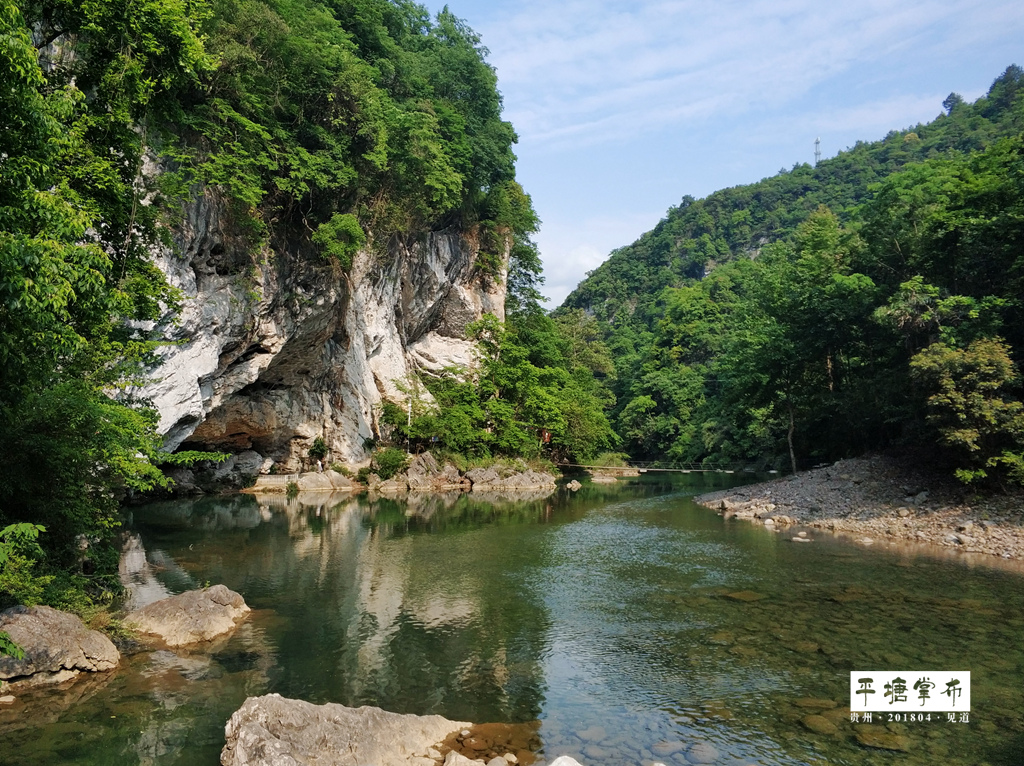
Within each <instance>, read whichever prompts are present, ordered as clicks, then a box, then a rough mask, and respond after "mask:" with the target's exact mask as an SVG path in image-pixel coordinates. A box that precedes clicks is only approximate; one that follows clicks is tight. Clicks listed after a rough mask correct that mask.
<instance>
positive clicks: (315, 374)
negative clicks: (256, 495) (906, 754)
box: [139, 192, 507, 484]
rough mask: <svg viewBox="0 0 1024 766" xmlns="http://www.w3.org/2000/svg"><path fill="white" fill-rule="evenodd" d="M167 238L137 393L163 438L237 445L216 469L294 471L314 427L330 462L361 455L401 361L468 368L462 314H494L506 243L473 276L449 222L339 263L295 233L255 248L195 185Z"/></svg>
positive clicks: (227, 447)
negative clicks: (154, 331)
mask: <svg viewBox="0 0 1024 766" xmlns="http://www.w3.org/2000/svg"><path fill="white" fill-rule="evenodd" d="M174 236H175V245H176V247H175V248H173V249H170V248H169V249H167V250H166V251H164V252H162V253H159V254H158V258H157V262H158V264H159V265H160V267H161V268H162V269H163V271H164V272H165V273H166V274H167V276H168V278H169V281H170V282H171V283H172V284H173V285H174V286H175V287H177V288H179V289H180V290H181V291H182V294H183V296H184V301H183V310H182V312H181V314H180V316H179V317H178V321H177V324H175V325H173V326H171V327H170V335H171V337H172V339H173V340H174V341H176V343H174V344H173V345H168V346H165V347H163V349H162V350H161V352H160V355H161V356H160V364H159V366H158V367H156V368H155V369H154V370H152V373H151V382H150V383H149V384H148V385H147V386H146V387H145V388H144V389H143V390H142V391H140V392H139V393H140V394H141V395H142V396H144V397H146V398H148V399H150V400H151V401H152V403H153V405H154V406H155V407H156V409H157V410H158V411H159V412H160V426H159V428H160V432H161V433H162V434H163V435H164V437H165V443H166V446H167V447H168V448H170V449H174V448H177V447H179V446H182V445H184V446H185V447H189V448H199V449H214V450H221V451H225V452H230V453H232V454H243V455H245V456H246V457H245V460H244V461H242V462H243V465H241V466H239V465H238V464H237V462H236V463H235V464H232V465H231V466H228V467H227V468H225V469H224V470H225V473H233V474H237V475H238V476H241V473H242V472H243V471H249V472H250V473H251V474H252V475H255V474H256V473H258V472H262V471H264V470H266V468H267V465H268V464H267V462H266V461H268V460H272V461H273V462H274V463H276V464H277V465H278V466H279V467H280V468H281V469H282V470H283V471H286V472H291V471H297V470H300V469H301V468H302V467H303V462H304V460H305V459H306V456H307V452H308V450H309V448H310V447H311V446H312V443H313V441H314V440H315V439H316V438H317V437H320V438H322V439H324V441H325V443H326V444H327V446H328V447H329V448H330V450H331V459H333V460H341V461H343V462H360V461H363V460H364V459H365V458H366V455H367V453H366V449H365V447H364V442H365V441H366V440H367V439H371V438H374V437H377V436H379V433H378V431H377V418H378V416H379V414H380V404H381V401H382V398H383V397H389V398H391V399H394V400H396V401H403V400H404V399H405V398H406V395H405V394H404V393H402V391H401V390H400V388H401V387H402V385H403V383H404V382H405V381H407V380H408V378H409V375H410V373H411V372H413V371H414V370H417V369H426V370H432V371H437V370H440V369H442V368H445V367H449V366H452V365H456V366H463V367H465V366H471V365H472V364H474V361H475V360H474V356H473V345H472V344H471V343H470V342H468V341H466V340H465V327H466V324H468V323H469V322H472V321H475V320H478V319H480V317H481V316H482V315H483V314H484V313H490V314H494V315H495V316H497V317H498V318H499V319H502V318H504V301H505V283H506V276H507V273H506V272H507V268H506V266H505V265H504V263H507V254H506V258H505V259H504V261H503V265H501V266H500V268H499V270H498V271H499V273H498V274H496V275H493V276H487V275H484V274H482V273H481V272H480V270H479V269H478V268H477V267H476V257H477V245H476V244H475V243H474V241H473V240H472V239H471V238H468V237H466V236H464V235H463V234H461V233H460V232H457V231H454V230H449V231H441V232H426V233H423V234H422V235H420V236H416V237H414V238H410V240H409V241H408V242H400V241H396V242H393V243H391V244H390V245H389V247H388V249H387V252H385V253H381V252H375V251H373V250H371V249H367V250H365V251H363V252H360V253H358V254H357V255H356V257H355V259H354V262H353V264H352V266H351V268H350V269H349V270H348V271H347V272H346V271H344V270H343V269H341V268H339V267H338V266H337V265H336V264H333V263H332V262H330V261H328V260H325V259H324V258H323V257H322V256H321V255H320V254H319V253H317V252H314V251H312V250H311V249H310V248H309V247H308V245H305V244H301V243H300V241H299V240H300V239H301V238H296V241H294V242H293V241H291V240H290V239H289V238H288V237H284V238H283V239H279V240H275V241H274V242H273V243H271V245H270V246H269V247H268V248H267V249H266V250H264V251H262V252H254V251H253V249H252V244H251V242H250V241H249V240H248V239H247V238H245V237H243V236H241V235H239V234H238V233H237V232H236V230H235V227H234V225H233V223H232V221H231V216H230V214H229V212H228V210H227V208H226V206H225V205H224V204H223V202H222V201H220V200H219V199H218V198H217V197H216V196H215V195H213V194H212V193H210V192H207V193H206V194H204V195H203V196H201V197H200V198H199V199H197V200H195V201H193V202H192V203H190V204H189V205H188V206H187V208H186V210H185V219H184V221H183V223H182V224H181V225H179V226H178V228H177V230H176V231H175V232H174ZM378 250H379V248H378ZM306 467H308V465H307V466H306ZM183 478H186V479H187V478H188V477H183ZM228 478H230V477H228ZM184 483H185V482H183V484H184Z"/></svg>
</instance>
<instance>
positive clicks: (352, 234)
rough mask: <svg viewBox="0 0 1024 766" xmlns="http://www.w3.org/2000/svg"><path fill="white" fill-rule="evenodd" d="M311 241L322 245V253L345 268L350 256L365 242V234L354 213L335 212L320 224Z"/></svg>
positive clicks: (349, 264)
mask: <svg viewBox="0 0 1024 766" xmlns="http://www.w3.org/2000/svg"><path fill="white" fill-rule="evenodd" d="M313 241H314V242H316V243H317V244H318V245H320V246H322V247H323V249H324V255H326V256H328V257H331V258H334V259H336V260H337V261H338V263H340V264H341V266H342V268H345V269H347V268H348V267H349V266H351V265H352V257H353V256H354V255H355V254H356V253H357V252H359V250H360V249H361V248H362V247H363V246H364V245H365V244H366V234H364V233H363V228H362V227H361V226H360V225H359V219H357V218H356V217H355V216H354V215H352V214H350V213H346V214H344V215H343V214H341V213H335V214H334V215H333V216H331V220H329V221H327V222H326V223H322V224H320V227H319V228H318V229H317V230H316V233H315V234H314V235H313Z"/></svg>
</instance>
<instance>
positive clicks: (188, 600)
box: [125, 585, 250, 646]
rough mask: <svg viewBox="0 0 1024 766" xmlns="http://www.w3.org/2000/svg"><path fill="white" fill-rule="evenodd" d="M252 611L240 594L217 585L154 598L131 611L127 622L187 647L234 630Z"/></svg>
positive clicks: (170, 643) (160, 637) (172, 643)
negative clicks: (152, 600)
mask: <svg viewBox="0 0 1024 766" xmlns="http://www.w3.org/2000/svg"><path fill="white" fill-rule="evenodd" d="M249 611H250V610H249V607H248V606H246V603H245V600H244V599H243V598H242V597H241V596H240V595H239V594H238V593H235V592H234V591H233V590H230V589H228V588H227V587H225V586H224V585H214V586H212V587H209V588H204V589H203V590H190V591H188V592H186V593H181V594H179V595H177V596H171V597H170V598H165V599H161V600H160V601H154V602H153V603H151V604H148V605H146V606H144V607H142V608H141V609H136V610H135V611H134V612H130V613H129V614H128V615H127V616H126V617H125V623H126V624H128V625H130V626H132V627H134V628H135V629H136V630H138V631H139V632H140V633H145V634H148V635H152V636H156V637H158V638H159V639H160V640H161V641H163V642H164V643H165V644H167V645H168V646H186V645H188V644H195V643H199V642H200V641H209V640H211V639H214V638H217V637H218V636H222V635H224V634H226V633H230V632H231V631H233V630H234V629H235V627H236V626H237V625H238V623H240V622H241V621H242V620H244V619H245V616H246V615H247V614H248V613H249Z"/></svg>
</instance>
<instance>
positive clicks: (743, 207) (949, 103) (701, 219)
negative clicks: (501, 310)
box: [562, 66, 1024, 326]
mask: <svg viewBox="0 0 1024 766" xmlns="http://www.w3.org/2000/svg"><path fill="white" fill-rule="evenodd" d="M1022 87H1024V85H1022V76H1021V70H1020V69H1019V68H1018V67H1016V66H1011V67H1009V68H1008V69H1007V70H1006V72H1004V73H1003V75H1002V76H1000V77H999V78H998V79H997V80H996V81H995V82H994V83H993V85H992V87H991V89H990V90H989V92H988V94H987V95H986V96H985V97H983V98H980V99H978V101H976V102H975V103H973V104H970V103H965V102H963V100H962V99H961V98H960V97H959V96H958V95H957V94H955V93H954V94H950V96H949V98H947V99H946V101H945V102H944V107H945V108H946V109H947V111H948V113H945V114H942V115H940V116H939V117H938V118H936V119H935V120H934V121H933V122H930V123H928V124H927V125H917V126H916V127H914V128H912V129H910V130H907V131H903V132H897V131H892V132H891V133H889V135H887V136H886V137H885V138H884V139H882V140H881V141H875V142H858V143H857V144H856V146H854V147H853V148H851V149H849V150H847V151H845V152H840V153H839V155H838V156H836V157H834V158H833V159H829V160H823V161H822V162H821V163H819V164H818V165H817V166H816V167H811V166H810V165H807V164H802V165H797V166H796V167H794V168H793V169H792V170H791V171H787V172H782V173H779V174H778V175H776V176H773V177H771V178H766V179H764V180H762V181H759V182H757V183H753V184H748V185H745V186H736V187H732V188H729V189H722V190H720V191H717V192H715V193H713V194H711V195H709V196H708V197H706V198H704V199H700V200H695V199H693V198H692V197H689V196H687V197H684V198H683V200H682V202H681V203H680V204H679V205H678V206H676V207H672V208H670V209H669V211H668V213H667V215H666V216H665V218H664V219H662V221H661V222H660V223H658V225H657V226H655V227H654V229H652V230H651V231H649V232H647V233H645V234H643V235H642V236H641V237H640V238H639V239H638V240H637V241H636V242H634V243H633V244H632V245H628V246H626V247H623V248H620V249H618V250H615V251H614V252H612V254H611V256H610V257H609V258H608V260H607V261H605V262H604V263H603V264H601V266H599V267H598V268H597V269H595V270H594V271H593V272H592V273H591V274H590V275H589V276H588V277H587V278H586V279H584V280H583V281H582V282H581V283H580V284H579V286H578V287H577V288H576V289H575V290H574V291H573V292H572V293H571V294H570V295H569V296H568V297H567V298H566V299H565V301H564V302H563V304H562V305H563V307H566V308H580V309H585V310H586V311H588V312H590V313H593V314H594V315H595V316H597V317H598V318H599V319H603V320H606V321H609V322H613V321H614V322H616V323H622V322H631V321H636V322H638V323H639V324H640V325H641V326H650V324H651V322H653V321H655V319H656V316H657V312H656V311H655V313H654V314H652V313H651V311H652V307H653V305H654V303H655V302H656V299H657V296H658V294H659V291H660V290H661V289H663V288H665V287H669V286H678V285H681V284H684V283H685V282H686V280H689V279H698V278H700V277H701V276H703V275H704V274H705V273H707V272H708V271H710V270H711V269H713V268H714V267H715V266H716V265H718V264H721V263H724V262H727V261H730V260H733V259H735V258H738V257H743V256H750V255H752V254H755V253H757V252H758V251H759V250H760V248H761V247H762V246H763V245H764V244H766V243H768V242H771V241H774V240H777V239H781V238H785V237H788V236H790V235H791V234H792V233H793V231H794V230H795V228H796V226H797V225H798V224H799V223H800V222H802V221H804V220H806V219H807V218H808V216H809V215H810V214H811V213H812V212H813V211H814V210H815V209H817V207H818V206H819V205H825V206H827V207H828V208H829V209H831V210H832V211H833V212H835V213H836V214H837V215H839V217H840V219H842V220H847V219H848V218H849V215H850V213H851V212H852V210H853V209H854V208H855V207H856V206H857V205H859V204H860V203H862V202H864V201H865V200H866V199H867V198H868V197H869V187H870V185H871V184H874V183H878V182H879V181H881V180H882V179H884V178H886V177H887V176H888V175H889V174H891V173H893V172H894V171H896V170H899V169H900V168H902V167H904V166H906V165H907V164H909V163H914V162H921V161H923V160H927V159H930V158H934V157H939V156H944V155H947V154H949V153H950V152H960V153H969V152H971V151H975V150H978V149H981V148H984V147H986V146H988V145H990V144H991V143H992V141H993V140H995V139H997V138H999V137H1002V136H1008V135H1013V134H1016V133H1019V132H1020V131H1021V130H1024V109H1022V105H1021V102H1020V96H1021V95H1022V94H1021V92H1020V91H1021V88H1022Z"/></svg>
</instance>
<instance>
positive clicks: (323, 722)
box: [220, 694, 472, 766]
mask: <svg viewBox="0 0 1024 766" xmlns="http://www.w3.org/2000/svg"><path fill="white" fill-rule="evenodd" d="M471 725H472V724H469V723H466V722H464V721H449V720H448V719H447V718H442V717H441V716H439V715H426V716H418V715H402V714H399V713H389V712H387V711H385V710H381V709H380V708H376V707H360V708H350V707H345V706H344V705H337V704H333V703H328V704H326V705H314V704H312V703H309V702H303V701H302V700H293V699H286V698H284V697H282V696H280V695H279V694H267V695H265V696H263V697H250V698H249V699H247V700H246V701H245V703H244V704H243V705H242V707H240V708H239V709H238V710H237V711H235V713H234V715H232V716H231V719H230V720H229V721H228V723H227V726H226V727H225V729H224V733H225V736H226V738H227V743H226V744H225V745H224V749H223V750H222V751H221V755H220V762H221V764H222V766H281V765H282V764H300V763H318V764H323V766H328V765H329V764H336V765H337V766H360V765H361V764H374V766H436V761H434V760H433V759H432V758H430V757H429V754H428V752H427V751H428V750H430V749H432V748H434V747H435V746H436V745H438V744H440V743H441V742H442V741H443V740H444V739H445V738H446V737H448V736H449V735H450V734H452V733H453V732H458V731H459V730H461V729H463V728H465V727H466V726H471Z"/></svg>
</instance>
